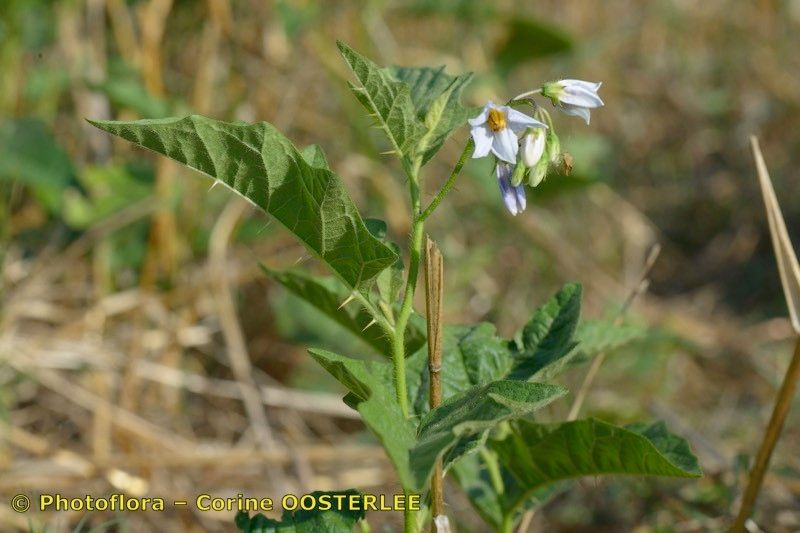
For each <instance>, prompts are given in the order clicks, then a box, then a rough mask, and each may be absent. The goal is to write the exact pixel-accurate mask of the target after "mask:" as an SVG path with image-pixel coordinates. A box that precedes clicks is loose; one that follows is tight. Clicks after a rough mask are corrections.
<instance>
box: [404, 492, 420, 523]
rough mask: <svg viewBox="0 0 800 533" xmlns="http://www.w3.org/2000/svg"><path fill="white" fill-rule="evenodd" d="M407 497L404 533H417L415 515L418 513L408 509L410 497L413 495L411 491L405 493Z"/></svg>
mask: <svg viewBox="0 0 800 533" xmlns="http://www.w3.org/2000/svg"><path fill="white" fill-rule="evenodd" d="M404 492H405V495H406V508H405V510H404V511H403V532H404V533H417V517H416V515H415V513H416V511H412V510H411V509H409V508H408V496H409V494H411V492H410V491H408V490H407V491H404Z"/></svg>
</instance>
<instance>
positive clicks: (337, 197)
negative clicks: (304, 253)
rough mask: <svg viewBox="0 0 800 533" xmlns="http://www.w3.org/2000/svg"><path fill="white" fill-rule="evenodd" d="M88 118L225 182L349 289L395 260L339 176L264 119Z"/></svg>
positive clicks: (369, 280)
mask: <svg viewBox="0 0 800 533" xmlns="http://www.w3.org/2000/svg"><path fill="white" fill-rule="evenodd" d="M91 123H92V124H94V125H95V126H97V127H98V128H101V129H103V130H105V131H108V132H109V133H113V134H114V135H118V136H120V137H122V138H123V139H127V140H129V141H131V142H133V143H136V144H138V145H140V146H143V147H145V148H149V149H151V150H154V151H156V152H158V153H161V154H164V155H166V156H167V157H170V158H172V159H174V160H176V161H179V162H181V163H183V164H185V165H187V166H189V167H191V168H193V169H195V170H198V171H200V172H202V173H204V174H206V175H208V176H210V177H212V178H214V179H215V180H217V181H219V182H222V183H224V184H226V185H228V186H229V187H231V188H232V189H233V190H234V191H236V192H238V193H239V194H241V195H242V196H243V197H245V198H247V199H248V200H250V201H251V202H252V203H253V204H255V205H256V206H258V207H260V208H261V209H263V210H264V211H266V212H267V213H269V214H271V215H272V216H273V217H275V218H276V219H277V220H279V221H280V222H281V223H282V224H283V225H284V226H286V227H287V228H288V229H289V230H290V231H291V232H292V233H294V234H295V235H296V236H297V237H298V238H299V239H300V240H301V241H303V243H304V244H305V245H306V247H307V248H308V249H309V250H310V251H311V252H312V253H313V254H315V255H316V256H317V257H319V258H320V259H321V260H322V261H323V262H325V263H326V264H327V265H328V266H329V267H330V268H331V270H333V271H334V272H335V273H336V274H337V275H338V276H339V278H341V279H342V281H344V282H345V283H346V284H347V286H348V287H351V288H354V289H357V290H364V289H366V288H368V287H369V286H370V284H371V283H372V281H373V280H374V279H375V277H376V276H377V275H378V274H379V273H380V272H381V271H382V270H383V269H385V268H386V267H388V266H390V265H392V264H393V263H394V262H395V261H396V260H397V256H396V255H395V253H394V252H393V251H392V250H390V249H389V248H387V247H386V246H385V245H384V244H383V243H381V242H380V241H379V240H378V239H376V238H375V237H373V236H372V235H371V234H370V233H369V231H367V228H366V227H365V226H364V222H363V220H362V219H361V216H360V215H359V214H358V211H357V209H356V207H355V205H354V204H353V201H352V200H351V198H350V195H349V194H348V193H347V191H346V190H345V188H344V185H343V184H342V182H341V180H340V179H339V178H338V176H336V174H334V173H333V172H331V171H330V170H329V169H327V168H326V167H320V166H313V165H311V164H309V163H308V162H307V161H306V158H305V157H303V156H302V155H301V154H300V153H299V152H298V151H297V149H295V147H294V146H292V144H291V142H289V140H288V139H287V138H286V137H284V136H283V135H281V133H280V132H278V130H276V129H275V128H274V127H273V126H272V125H270V124H268V123H266V122H260V123H257V124H246V123H243V122H235V123H229V122H221V121H218V120H212V119H209V118H205V117H200V116H189V117H185V118H181V119H176V118H168V119H160V120H138V121H132V122H117V121H91ZM311 157H312V161H313V160H316V159H317V157H316V156H311Z"/></svg>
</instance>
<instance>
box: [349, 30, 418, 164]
mask: <svg viewBox="0 0 800 533" xmlns="http://www.w3.org/2000/svg"><path fill="white" fill-rule="evenodd" d="M336 44H337V46H338V47H339V51H340V52H341V54H342V57H344V60H345V61H346V62H347V64H348V65H349V66H350V69H351V70H352V71H353V73H354V74H355V75H356V78H357V79H358V81H359V83H361V87H357V86H355V85H352V84H350V89H351V90H352V91H353V93H354V94H355V96H356V98H358V101H359V102H361V104H362V105H363V106H364V107H365V108H366V109H367V111H368V112H369V113H370V114H372V115H373V116H374V117H375V119H376V120H377V122H378V124H379V125H380V127H381V128H382V129H383V130H384V132H385V133H386V135H387V136H388V138H389V141H390V142H391V143H392V147H393V148H394V150H395V151H396V152H397V155H398V157H400V158H401V159H407V158H409V157H410V156H411V154H412V152H413V150H414V147H415V146H416V144H417V142H418V141H419V139H420V138H421V137H422V136H423V135H424V133H425V127H424V126H423V125H422V124H421V123H420V122H419V121H418V120H417V118H416V116H415V112H414V105H413V103H412V101H411V90H410V89H409V87H408V85H406V84H405V83H402V82H400V81H398V80H397V79H395V78H394V76H392V73H391V71H390V70H389V69H385V68H380V67H378V66H377V65H376V64H375V63H373V62H372V61H370V60H369V59H367V58H366V57H364V56H362V55H361V54H359V53H358V52H356V51H355V50H353V49H352V48H350V47H349V46H347V45H346V44H344V43H343V42H341V41H338V42H337V43H336Z"/></svg>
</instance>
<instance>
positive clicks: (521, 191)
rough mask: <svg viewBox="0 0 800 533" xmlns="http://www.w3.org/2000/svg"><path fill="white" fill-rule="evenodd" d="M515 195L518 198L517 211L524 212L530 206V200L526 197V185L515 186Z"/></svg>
mask: <svg viewBox="0 0 800 533" xmlns="http://www.w3.org/2000/svg"><path fill="white" fill-rule="evenodd" d="M514 196H515V198H516V199H517V213H522V212H523V211H525V208H526V207H528V200H527V198H526V197H525V187H524V186H523V185H517V186H516V187H514Z"/></svg>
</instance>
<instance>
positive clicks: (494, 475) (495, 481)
mask: <svg viewBox="0 0 800 533" xmlns="http://www.w3.org/2000/svg"><path fill="white" fill-rule="evenodd" d="M479 453H480V454H481V459H483V463H484V464H485V465H486V472H487V473H488V474H489V481H490V482H491V483H492V488H493V489H494V491H495V492H496V493H497V494H504V493H505V491H506V487H505V483H503V475H502V474H501V473H500V463H499V462H498V461H497V456H496V455H495V454H494V452H492V451H491V450H489V449H488V448H485V447H484V448H481V450H480V452H479Z"/></svg>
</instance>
